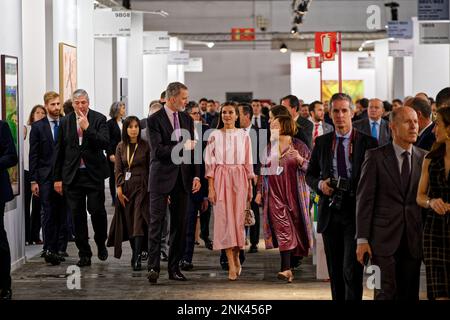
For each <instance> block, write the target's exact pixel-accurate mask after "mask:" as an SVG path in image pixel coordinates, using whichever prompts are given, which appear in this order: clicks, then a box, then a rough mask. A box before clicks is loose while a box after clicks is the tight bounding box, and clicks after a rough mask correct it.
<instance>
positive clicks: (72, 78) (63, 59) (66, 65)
mask: <svg viewBox="0 0 450 320" xmlns="http://www.w3.org/2000/svg"><path fill="white" fill-rule="evenodd" d="M76 89H77V48H76V47H73V46H70V45H68V44H65V43H60V44H59V94H60V96H61V99H62V101H61V102H62V103H64V101H66V100H67V99H70V98H71V97H72V93H73V92H74V91H75V90H76Z"/></svg>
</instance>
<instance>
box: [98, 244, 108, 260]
mask: <svg viewBox="0 0 450 320" xmlns="http://www.w3.org/2000/svg"><path fill="white" fill-rule="evenodd" d="M97 256H98V258H99V259H100V260H102V261H105V260H106V259H108V250H107V249H106V247H100V248H99V249H98V254H97Z"/></svg>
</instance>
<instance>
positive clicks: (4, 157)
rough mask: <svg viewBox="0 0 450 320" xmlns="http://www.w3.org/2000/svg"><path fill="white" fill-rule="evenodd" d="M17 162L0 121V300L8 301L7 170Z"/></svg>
mask: <svg viewBox="0 0 450 320" xmlns="http://www.w3.org/2000/svg"><path fill="white" fill-rule="evenodd" d="M17 162H18V159H17V152H16V147H15V146H14V141H13V137H12V134H11V130H10V128H9V126H8V124H7V123H6V122H5V121H3V120H0V190H1V192H0V299H1V300H9V299H11V297H12V290H11V252H10V251H9V243H8V237H7V235H6V230H5V222H4V214H5V205H6V202H8V201H11V200H12V199H14V195H13V191H12V188H11V182H10V180H9V174H8V168H11V167H13V166H15V165H16V164H17Z"/></svg>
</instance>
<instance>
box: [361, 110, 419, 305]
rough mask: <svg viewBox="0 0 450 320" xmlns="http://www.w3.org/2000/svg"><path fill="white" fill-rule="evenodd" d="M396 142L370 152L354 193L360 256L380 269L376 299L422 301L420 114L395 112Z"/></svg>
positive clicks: (393, 113) (362, 259)
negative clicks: (418, 203) (415, 144)
mask: <svg viewBox="0 0 450 320" xmlns="http://www.w3.org/2000/svg"><path fill="white" fill-rule="evenodd" d="M390 123H391V124H390V126H391V129H392V135H393V138H394V139H393V142H391V143H389V144H387V145H384V146H382V147H380V148H377V149H373V150H369V151H367V153H366V159H365V161H364V164H363V166H362V169H361V179H360V183H359V185H358V190H357V195H356V212H357V215H356V217H357V218H356V237H357V239H358V240H357V241H358V247H357V258H358V261H359V262H360V263H361V264H364V254H366V253H367V254H368V255H369V257H371V258H372V264H374V265H377V266H379V267H380V275H381V288H377V289H375V299H376V300H411V301H417V300H419V282H420V264H421V259H422V217H421V209H420V207H419V206H418V205H417V203H416V196H417V188H418V185H419V180H420V174H421V170H422V162H423V159H424V157H425V154H426V151H425V150H422V149H420V148H417V147H415V146H413V143H414V142H415V141H416V139H417V133H418V128H419V126H418V120H417V114H416V112H414V110H413V109H411V108H409V107H400V108H397V109H395V110H394V111H393V112H392V114H391V119H390Z"/></svg>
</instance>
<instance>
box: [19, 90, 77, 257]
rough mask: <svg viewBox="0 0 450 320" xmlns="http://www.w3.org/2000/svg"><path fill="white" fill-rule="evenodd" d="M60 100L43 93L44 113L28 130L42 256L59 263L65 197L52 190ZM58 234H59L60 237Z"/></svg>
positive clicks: (64, 226)
mask: <svg viewBox="0 0 450 320" xmlns="http://www.w3.org/2000/svg"><path fill="white" fill-rule="evenodd" d="M60 104H61V100H60V97H59V94H58V93H56V92H53V91H50V92H47V93H46V94H45V95H44V105H45V109H46V110H47V117H45V118H42V119H41V120H39V121H37V122H34V123H33V124H32V127H31V132H30V154H29V158H30V177H31V185H30V186H26V188H31V192H32V193H33V195H34V196H35V197H39V198H40V202H41V208H42V211H41V217H42V232H43V239H44V249H45V250H46V251H45V253H44V258H45V261H46V262H47V263H51V264H52V265H58V264H60V262H61V261H64V255H65V251H66V249H67V242H68V232H67V211H66V209H65V206H64V198H63V196H62V195H60V194H58V193H57V192H56V191H55V190H54V188H53V187H54V185H53V184H54V180H53V167H54V165H55V155H56V152H55V149H56V142H57V139H58V132H59V127H60V113H61V106H60ZM60 235H61V237H60Z"/></svg>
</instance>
